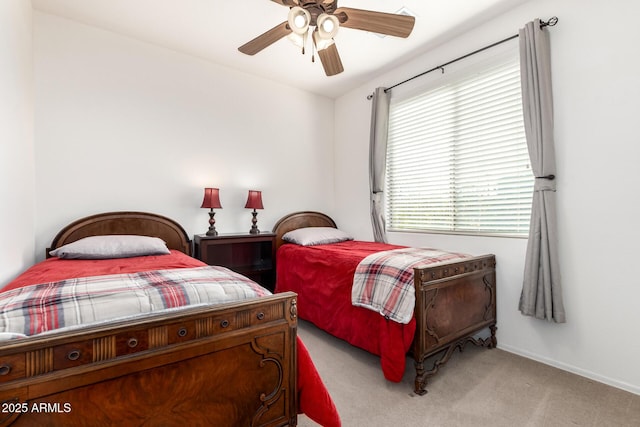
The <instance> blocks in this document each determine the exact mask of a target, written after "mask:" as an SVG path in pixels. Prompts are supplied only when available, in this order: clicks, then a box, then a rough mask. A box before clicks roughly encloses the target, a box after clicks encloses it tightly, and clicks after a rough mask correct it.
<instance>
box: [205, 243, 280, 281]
mask: <svg viewBox="0 0 640 427" xmlns="http://www.w3.org/2000/svg"><path fill="white" fill-rule="evenodd" d="M275 238H276V235H275V234H274V233H260V234H248V233H247V234H219V235H217V236H207V235H206V234H196V235H195V236H193V256H194V257H196V258H198V259H199V260H201V261H203V262H206V263H207V264H209V265H221V266H224V267H227V268H229V269H231V270H233V271H235V272H238V273H240V274H242V275H245V276H247V277H248V278H250V279H252V280H254V281H256V282H258V283H259V284H261V285H262V286H264V287H265V288H267V289H269V290H270V291H272V292H273V290H274V288H275V283H276V253H275V248H276V245H275Z"/></svg>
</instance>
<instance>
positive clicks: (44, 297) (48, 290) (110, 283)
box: [0, 266, 270, 335]
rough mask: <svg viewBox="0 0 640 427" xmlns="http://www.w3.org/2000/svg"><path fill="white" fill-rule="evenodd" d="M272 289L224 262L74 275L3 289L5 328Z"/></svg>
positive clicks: (26, 329) (109, 316) (0, 318)
mask: <svg viewBox="0 0 640 427" xmlns="http://www.w3.org/2000/svg"><path fill="white" fill-rule="evenodd" d="M268 294H270V292H269V291H268V290H266V289H264V288H262V287H261V286H260V285H258V284H257V283H255V282H253V281H251V280H250V279H248V278H246V277H244V276H242V275H240V274H238V273H235V272H233V271H231V270H229V269H227V268H224V267H218V266H203V267H195V268H178V269H171V270H155V271H144V272H139V273H129V274H112V275H105V276H93V277H82V278H76V279H68V280H62V281H59V282H51V283H43V284H38V285H30V286H25V287H22V288H18V289H13V290H10V291H7V292H4V293H2V294H0V333H3V332H4V333H14V334H25V335H34V334H39V333H42V332H46V331H50V330H53V329H59V328H64V327H73V326H78V325H86V324H89V323H95V322H101V321H107V320H116V319H122V318H128V317H132V316H139V315H141V314H144V313H150V312H155V311H159V310H167V309H175V308H178V307H184V306H187V305H203V304H220V303H226V302H233V301H239V300H243V299H248V298H256V297H260V296H264V295H268Z"/></svg>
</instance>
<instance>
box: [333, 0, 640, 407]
mask: <svg viewBox="0 0 640 427" xmlns="http://www.w3.org/2000/svg"><path fill="white" fill-rule="evenodd" d="M554 15H556V16H558V18H559V23H558V25H557V26H556V27H554V28H551V29H550V30H549V31H550V32H551V44H552V50H553V54H552V67H553V71H552V72H553V80H554V97H555V121H556V132H555V136H556V151H557V162H558V180H557V185H558V202H559V207H558V208H559V209H558V217H559V233H560V236H559V240H560V260H561V264H562V272H561V274H562V281H563V285H564V299H565V308H566V312H567V323H566V324H552V323H547V322H545V321H540V320H535V319H531V318H529V317H524V316H522V315H520V313H519V311H518V309H517V307H518V298H519V296H520V289H521V283H522V274H523V273H522V271H523V260H524V253H525V249H526V240H525V239H497V238H471V237H461V236H446V235H428V234H408V233H407V234H401V233H393V234H391V236H390V239H391V241H392V242H393V243H400V244H409V245H417V246H437V247H441V248H450V249H456V250H464V251H468V252H470V253H474V254H479V253H484V252H491V253H495V254H496V256H497V262H498V266H497V272H498V317H499V321H498V327H499V329H498V343H499V344H498V345H499V347H501V348H502V349H505V350H507V351H512V352H515V353H519V354H522V355H525V356H528V357H531V358H534V359H537V360H540V361H543V362H546V363H549V364H551V365H554V366H558V367H560V368H563V369H566V370H569V371H573V372H576V373H578V374H582V375H585V376H587V377H591V378H593V379H595V380H598V381H602V382H605V383H608V384H611V385H614V386H617V387H620V388H623V389H626V390H629V391H632V392H634V393H637V394H640V369H638V361H639V360H640V342H639V340H637V339H636V338H635V337H636V335H637V330H636V329H637V327H638V325H640V310H639V309H638V305H639V301H640V279H638V275H637V273H636V272H635V270H634V266H635V264H636V262H637V255H636V253H637V242H638V241H640V231H639V229H638V227H636V225H635V222H636V221H637V218H639V217H640V203H639V196H638V194H639V192H640V188H639V187H640V168H638V166H637V161H638V159H639V158H640V143H639V139H638V129H637V117H638V115H639V114H640V79H639V78H638V72H637V70H638V68H639V67H640V57H639V56H638V55H637V52H638V46H637V43H638V41H639V40H640V30H639V27H638V25H637V22H636V21H637V19H636V18H637V17H638V16H640V4H639V3H637V2H635V1H633V0H613V1H611V0H607V1H605V0H597V1H590V2H588V4H586V3H585V2H581V1H579V0H563V1H560V2H558V1H552V0H536V1H533V0H532V1H530V2H527V3H525V4H523V5H522V6H521V7H518V8H516V9H514V10H512V11H510V12H508V13H506V14H505V15H503V16H501V17H499V18H497V19H494V20H491V21H489V22H485V23H480V24H482V25H480V26H478V27H477V28H476V29H474V30H472V31H469V32H468V33H466V34H464V35H463V36H461V37H458V38H456V39H454V40H451V41H449V42H448V43H446V44H444V45H441V46H437V47H434V48H433V49H431V50H430V51H429V52H428V53H426V54H424V55H422V56H421V57H419V58H418V59H416V60H414V61H412V62H410V63H407V64H403V65H400V66H398V68H397V69H396V70H395V71H393V72H390V73H388V74H386V75H383V76H380V77H379V78H377V79H376V80H373V81H371V82H370V83H369V84H367V85H366V86H363V87H361V88H359V89H357V90H354V91H352V92H350V93H348V94H346V95H344V96H342V97H341V98H339V99H338V100H337V101H336V142H335V144H336V145H335V147H336V148H335V171H336V205H337V206H336V210H337V215H336V220H337V222H338V225H339V226H341V227H342V228H344V229H346V230H348V231H350V232H352V233H354V234H355V235H356V236H357V237H359V238H371V236H372V234H371V231H370V228H371V226H370V222H369V221H368V220H367V219H366V218H368V216H367V215H368V209H369V202H368V196H367V192H368V178H367V168H368V163H367V162H368V160H367V159H368V157H367V156H368V133H369V116H370V103H369V101H367V100H366V96H367V95H368V94H369V93H371V92H372V90H373V89H374V88H375V87H377V86H390V85H392V84H394V83H397V82H399V81H402V80H404V79H406V78H408V77H411V76H413V75H415V74H417V73H419V72H422V71H424V70H427V69H430V68H432V67H434V66H437V65H439V64H442V63H445V62H447V61H449V60H451V59H453V58H456V57H458V56H460V55H463V54H466V53H468V52H471V51H473V50H475V49H478V48H480V47H482V46H485V45H488V44H491V43H493V42H495V41H498V40H502V39H503V38H506V37H508V36H510V35H512V34H516V33H517V30H518V28H520V27H522V26H523V25H524V23H525V22H527V21H530V20H532V19H534V18H536V17H540V18H542V19H547V18H549V17H551V16H554ZM607 18H609V19H607ZM428 78H433V77H428ZM354 159H360V160H359V161H354Z"/></svg>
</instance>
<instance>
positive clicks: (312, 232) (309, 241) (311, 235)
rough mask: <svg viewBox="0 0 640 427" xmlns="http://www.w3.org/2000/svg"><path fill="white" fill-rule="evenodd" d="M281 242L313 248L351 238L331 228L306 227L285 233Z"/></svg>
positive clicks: (351, 238)
mask: <svg viewBox="0 0 640 427" xmlns="http://www.w3.org/2000/svg"><path fill="white" fill-rule="evenodd" d="M282 240H284V241H285V242H290V243H295V244H297V245H302V246H313V245H325V244H328V243H338V242H344V241H347V240H353V237H351V236H350V235H348V234H347V233H345V232H344V231H342V230H338V229H337V228H333V227H306V228H298V229H297V230H293V231H289V232H287V233H285V234H284V235H283V236H282Z"/></svg>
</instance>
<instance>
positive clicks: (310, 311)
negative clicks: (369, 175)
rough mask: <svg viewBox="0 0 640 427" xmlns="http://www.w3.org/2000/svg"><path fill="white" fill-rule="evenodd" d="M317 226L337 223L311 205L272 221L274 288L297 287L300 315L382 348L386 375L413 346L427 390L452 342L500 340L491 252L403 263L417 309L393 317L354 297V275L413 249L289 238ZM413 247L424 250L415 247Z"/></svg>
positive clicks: (396, 370)
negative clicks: (375, 260) (371, 260)
mask: <svg viewBox="0 0 640 427" xmlns="http://www.w3.org/2000/svg"><path fill="white" fill-rule="evenodd" d="M312 227H320V228H323V229H327V230H328V231H331V230H333V229H335V230H338V229H337V227H336V223H335V221H334V220H333V219H332V218H330V217H329V216H327V215H325V214H323V213H321V212H314V211H302V212H294V213H292V214H289V215H286V216H284V217H283V218H281V219H280V220H279V221H278V222H277V223H276V224H275V226H274V228H273V231H274V233H275V234H276V248H277V249H276V251H277V252H276V288H275V291H276V293H279V292H295V293H296V294H297V295H298V315H299V317H300V318H301V319H304V320H308V321H310V322H311V323H313V324H315V325H316V326H318V327H319V328H320V329H323V330H325V331H326V332H328V333H330V334H332V335H334V336H336V337H338V338H341V339H343V340H346V341H348V342H349V343H351V344H353V345H355V346H357V347H360V348H362V349H364V350H367V351H369V352H371V353H373V354H376V355H379V356H380V360H381V367H382V371H383V374H384V376H385V378H386V379H388V380H390V381H394V382H399V381H401V380H402V378H403V376H404V373H405V362H406V356H407V354H409V355H411V356H412V357H413V360H414V365H415V371H416V374H415V386H414V392H415V393H416V394H419V395H423V394H425V393H426V392H427V390H426V385H427V381H428V379H429V378H430V377H432V376H433V375H435V374H436V373H437V372H438V371H439V370H440V368H441V367H442V366H443V365H444V364H445V363H446V362H447V361H448V360H449V359H450V357H451V356H452V353H453V352H454V351H455V349H459V350H460V351H462V349H463V348H464V346H465V345H466V344H467V343H473V344H475V345H478V346H483V347H488V348H494V347H495V346H496V344H497V340H496V274H495V256H494V255H491V254H488V255H483V256H469V255H466V254H457V253H451V252H443V251H435V250H434V251H435V253H437V254H438V256H434V257H433V259H432V257H431V255H430V256H429V257H428V258H425V259H423V260H422V261H420V262H419V263H417V264H416V263H413V264H411V265H414V267H412V268H406V269H405V271H403V272H402V274H401V275H402V277H403V278H406V280H408V281H409V283H408V289H409V291H408V292H406V293H407V294H408V295H410V296H415V301H414V303H413V304H412V305H411V306H410V308H408V310H412V312H409V313H408V315H406V318H405V319H404V320H403V322H404V323H402V322H400V321H396V320H393V319H394V317H393V316H392V315H387V314H385V315H381V313H386V312H383V311H377V312H376V311H373V310H371V309H369V308H365V307H363V306H360V305H358V304H356V305H354V304H353V302H354V301H353V297H354V295H355V292H354V289H353V288H354V287H355V286H354V283H355V282H354V277H356V276H358V274H360V271H361V269H362V267H361V266H360V263H361V261H363V260H364V259H366V258H368V257H369V256H370V255H371V256H374V257H381V256H382V255H384V254H387V253H392V252H396V251H397V252H407V253H408V252H409V251H411V250H413V249H412V248H405V247H403V246H397V245H389V244H384V243H376V242H359V241H354V240H352V239H346V240H344V241H339V242H334V243H329V244H318V245H316V244H313V243H316V242H311V244H309V245H308V246H307V245H306V244H307V243H309V242H307V243H305V242H303V243H302V244H295V243H291V242H287V241H285V240H284V239H285V238H287V237H288V236H290V235H291V234H293V233H290V232H293V231H294V230H297V231H298V232H299V231H305V232H306V231H308V230H311V228H312ZM320 228H318V229H313V230H320ZM329 234H331V233H329ZM298 243H300V242H298ZM387 251H391V252H387ZM415 252H416V253H417V254H420V256H422V255H421V254H422V252H418V249H416V251H415ZM429 253H431V252H429ZM374 254H375V255H374ZM427 261H428V262H427ZM394 277H395V276H394ZM397 277H400V275H398V276H397ZM394 280H395V279H394ZM367 283H368V282H367ZM392 286H396V285H395V284H392ZM396 287H397V286H396ZM414 290H415V292H414ZM358 301H359V300H356V301H355V302H358ZM483 335H484V337H483Z"/></svg>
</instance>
